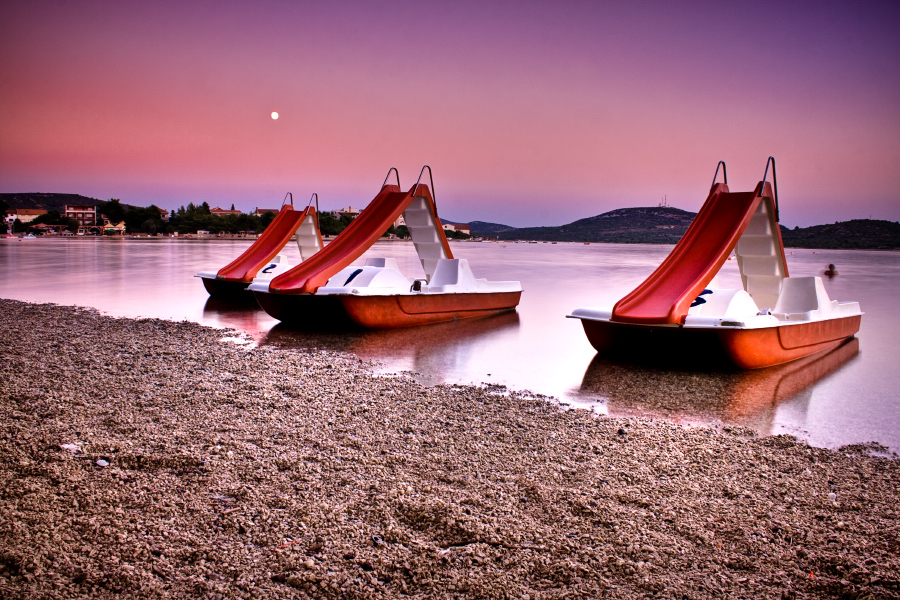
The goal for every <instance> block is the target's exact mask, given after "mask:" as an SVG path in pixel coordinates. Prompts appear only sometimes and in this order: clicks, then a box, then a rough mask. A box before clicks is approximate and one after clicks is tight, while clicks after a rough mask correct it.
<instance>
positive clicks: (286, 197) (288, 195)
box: [281, 192, 294, 206]
mask: <svg viewBox="0 0 900 600" xmlns="http://www.w3.org/2000/svg"><path fill="white" fill-rule="evenodd" d="M288 197H290V198H291V206H293V205H294V195H293V194H292V193H290V192H288V193H287V194H285V195H284V200H282V201H281V205H282V206H284V205H285V204H286V203H287V199H288Z"/></svg>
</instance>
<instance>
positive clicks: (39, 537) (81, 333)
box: [0, 300, 900, 600]
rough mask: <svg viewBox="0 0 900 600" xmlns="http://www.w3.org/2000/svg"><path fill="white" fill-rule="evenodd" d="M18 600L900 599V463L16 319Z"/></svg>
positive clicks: (325, 360)
mask: <svg viewBox="0 0 900 600" xmlns="http://www.w3.org/2000/svg"><path fill="white" fill-rule="evenodd" d="M0 314H2V318H0V327H2V331H3V334H2V343H0V412H2V420H0V424H2V430H0V436H2V443H0V479H2V483H0V498H2V502H0V596H3V597H7V598H79V597H91V598H114V597H115V598H120V597H124V598H128V597H134V598H307V597H310V598H394V597H406V596H408V597H413V598H453V597H458V598H510V599H522V598H527V599H530V600H535V599H545V598H564V597H565V598H601V597H603V598H654V597H655V598H677V599H679V600H680V599H682V598H689V599H699V598H829V597H833V598H900V577H898V573H900V557H898V556H900V552H898V551H900V543H898V541H900V519H898V516H900V514H898V498H900V496H898V488H900V461H897V460H891V459H888V458H883V457H878V456H872V455H871V452H872V450H878V448H870V447H859V446H854V447H846V448H842V449H840V450H836V451H833V450H827V449H819V448H811V447H809V446H808V445H806V444H804V443H800V442H797V441H796V440H795V439H794V438H792V437H789V436H776V437H766V438H759V437H757V436H756V435H755V434H754V433H753V432H752V431H751V430H748V429H734V428H725V429H724V430H716V429H704V428H696V429H688V428H683V427H679V426H677V425H673V424H671V423H667V422H662V421H655V422H653V421H649V420H645V419H629V420H624V419H613V418H606V417H600V416H597V415H594V414H592V413H589V412H587V411H582V410H570V411H565V410H560V409H559V407H558V406H557V405H556V404H555V403H553V402H552V401H550V400H549V399H547V398H544V397H540V396H539V397H532V396H530V395H528V394H523V393H517V392H509V391H507V390H505V389H503V388H497V387H493V386H482V387H471V386H435V387H427V388H426V387H423V386H421V385H419V384H417V383H415V382H414V381H413V380H411V379H409V378H407V377H405V376H398V377H375V376H373V375H372V374H371V372H370V368H369V366H368V365H366V364H364V363H362V361H360V360H358V359H357V358H356V357H354V356H353V355H350V354H341V353H335V352H326V351H317V350H311V351H310V350H290V349H279V348H271V347H259V348H246V347H243V346H241V345H239V344H235V343H228V342H221V339H222V338H223V337H225V335H227V333H225V332H223V331H222V330H216V329H211V328H207V327H202V326H200V325H197V324H193V323H188V322H170V321H162V320H153V319H141V320H131V319H114V318H111V317H106V316H102V315H100V314H98V313H97V312H96V311H93V310H88V309H79V308H71V307H60V306H55V305H46V304H42V305H38V304H27V303H22V302H17V301H12V300H0Z"/></svg>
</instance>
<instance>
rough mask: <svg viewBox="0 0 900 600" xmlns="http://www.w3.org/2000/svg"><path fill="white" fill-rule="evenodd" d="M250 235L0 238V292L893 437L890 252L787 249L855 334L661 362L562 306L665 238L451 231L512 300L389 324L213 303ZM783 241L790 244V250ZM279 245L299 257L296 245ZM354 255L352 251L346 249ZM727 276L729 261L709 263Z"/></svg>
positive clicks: (760, 424)
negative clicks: (313, 322)
mask: <svg viewBox="0 0 900 600" xmlns="http://www.w3.org/2000/svg"><path fill="white" fill-rule="evenodd" d="M250 243H251V242H250V241H249V240H224V241H219V240H214V241H200V240H194V241H188V240H172V239H168V240H165V239H163V240H138V239H119V240H115V239H100V240H96V239H69V240H63V239H37V240H29V241H19V240H2V241H0V296H2V297H4V298H12V299H17V300H24V301H28V302H53V303H57V304H64V305H79V306H90V307H94V308H97V309H99V310H101V311H102V312H104V313H106V314H109V315H113V316H123V317H138V316H144V317H160V318H166V319H176V320H180V319H188V320H191V321H196V322H198V323H202V324H205V325H211V326H215V327H230V328H234V329H237V330H239V331H242V332H245V333H246V334H248V335H250V336H252V337H253V338H254V339H255V340H256V341H257V343H259V344H272V345H276V346H279V347H298V348H313V347H315V348H329V349H339V350H348V351H351V352H354V353H356V354H357V355H359V356H360V357H361V358H364V359H374V360H377V361H380V362H381V363H382V367H381V370H382V371H383V372H397V371H412V372H414V373H416V374H417V378H418V379H419V380H421V381H423V382H425V383H481V382H485V383H492V384H502V385H506V386H508V387H510V388H513V389H517V390H531V391H532V392H534V393H540V394H546V395H552V396H556V397H558V398H560V400H561V401H563V402H565V403H569V404H572V405H576V406H584V407H593V408H594V410H597V411H599V412H602V413H609V414H613V415H639V416H646V417H652V418H657V417H659V418H667V419H670V420H672V421H676V422H680V423H685V424H735V425H745V426H749V427H753V428H754V429H756V430H758V431H760V432H761V433H765V434H768V433H790V434H793V435H796V436H798V437H800V438H802V439H805V440H808V441H809V442H810V443H811V444H814V445H818V446H827V447H838V446H841V445H845V444H852V443H864V442H869V441H875V442H878V443H880V444H883V445H885V446H888V447H889V448H891V449H892V450H894V451H900V368H898V360H897V356H898V352H897V350H896V340H897V339H898V337H900V319H898V316H897V310H896V306H897V299H898V298H900V253H897V252H863V251H827V250H817V251H811V250H793V251H792V253H791V254H789V255H788V268H789V269H790V272H791V274H792V275H817V274H820V273H821V272H822V271H823V270H824V268H825V266H826V265H827V264H828V263H834V264H836V265H837V267H838V270H839V272H840V275H838V276H837V277H834V278H833V279H826V280H825V287H826V288H827V290H828V293H829V295H830V296H831V298H832V299H839V300H858V301H859V302H860V304H861V306H862V309H863V311H864V313H865V315H864V316H863V320H862V328H861V330H860V332H859V334H858V336H857V338H856V339H854V340H852V341H851V342H850V343H848V344H846V345H844V346H842V347H841V348H839V349H837V350H835V351H833V352H830V353H828V354H826V355H824V356H816V357H813V358H812V359H805V360H803V361H796V362H794V363H790V364H788V365H784V366H781V367H773V368H770V369H763V370H759V371H751V372H739V373H720V372H719V373H716V372H713V373H710V372H704V371H702V370H697V371H672V370H666V369H658V368H648V367H640V366H633V365H623V364H617V363H612V362H609V361H605V360H600V359H598V358H596V357H595V353H594V350H593V348H592V347H591V345H590V344H589V343H588V341H587V338H586V337H585V336H584V333H583V331H582V328H581V324H580V322H579V321H577V320H573V319H566V318H565V316H566V315H567V314H569V313H570V312H571V311H572V310H573V309H575V308H578V307H584V306H609V305H612V304H613V303H614V302H615V301H616V300H618V299H619V298H620V297H622V296H623V295H624V294H626V293H627V292H629V291H630V290H631V289H632V288H634V286H636V285H637V284H638V283H640V282H641V281H642V280H643V279H644V278H645V277H646V276H647V275H648V274H649V273H650V272H652V271H653V269H655V268H656V266H657V265H658V264H659V263H660V262H661V261H662V260H663V258H665V256H666V255H667V254H668V252H669V251H670V250H671V246H652V245H618V244H592V245H583V244H516V243H456V244H453V246H452V247H453V251H454V253H455V255H456V256H457V257H458V258H466V259H468V260H469V263H470V265H471V266H472V268H473V270H474V271H475V274H476V276H478V277H486V278H488V279H493V280H509V279H513V280H520V281H521V282H522V285H523V288H524V290H525V291H524V293H523V294H522V302H521V304H520V305H519V308H518V311H517V312H516V313H513V314H506V315H500V316H497V317H491V318H486V319H476V320H470V321H461V322H457V323H445V324H439V325H431V326H426V327H417V328H411V329H405V330H395V331H375V332H362V333H349V334H327V333H324V334H323V333H318V334H316V333H306V332H300V331H295V330H291V329H288V328H285V327H284V326H281V325H279V324H278V322H277V321H276V320H274V319H272V318H271V317H269V316H268V315H267V314H265V313H264V312H262V311H261V310H258V309H257V308H256V307H255V305H254V304H253V303H251V302H248V303H246V304H245V305H243V306H235V305H229V304H222V303H220V302H216V301H214V300H212V299H210V298H209V296H208V295H207V294H206V292H205V290H204V288H203V285H202V283H201V282H200V280H199V279H196V278H194V277H193V275H194V274H195V273H197V272H198V271H202V270H212V271H215V270H218V269H219V268H220V267H221V266H223V265H225V264H226V263H227V262H229V261H231V260H232V259H233V258H235V257H236V256H237V255H239V254H240V253H241V252H242V251H243V250H244V249H245V248H246V247H248V246H249V245H250ZM789 252H791V251H790V250H789ZM286 254H287V255H288V257H289V259H290V260H291V261H292V263H296V262H297V261H298V260H299V256H298V253H297V250H296V247H290V248H289V249H288V250H287V252H286ZM366 256H387V257H394V258H397V260H398V262H399V264H400V267H401V269H402V270H404V272H405V274H407V275H421V274H422V270H421V267H420V265H419V262H418V259H417V258H416V255H415V250H414V248H413V246H412V244H410V243H398V242H392V243H391V242H387V243H378V244H376V245H375V246H374V247H373V248H372V249H371V250H370V251H369V252H368V253H367V254H366ZM360 262H361V261H360ZM720 279H721V280H722V282H723V283H724V284H730V285H733V286H735V287H737V286H739V285H740V278H739V275H738V273H737V266H736V264H735V261H729V262H728V263H726V266H725V268H724V270H723V273H722V274H721V275H720Z"/></svg>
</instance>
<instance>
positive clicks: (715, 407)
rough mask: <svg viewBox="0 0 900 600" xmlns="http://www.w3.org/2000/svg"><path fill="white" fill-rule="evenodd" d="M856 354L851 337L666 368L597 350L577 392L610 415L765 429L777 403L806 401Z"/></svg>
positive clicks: (855, 340) (857, 352)
mask: <svg viewBox="0 0 900 600" xmlns="http://www.w3.org/2000/svg"><path fill="white" fill-rule="evenodd" d="M857 354H859V340H858V339H857V338H855V337H853V338H850V339H849V340H847V341H846V342H844V343H842V344H841V345H839V346H837V347H835V348H832V349H830V350H826V351H824V352H820V353H817V354H813V355H810V356H807V357H805V358H801V359H798V360H795V361H792V362H789V363H785V364H782V365H778V366H774V367H768V368H765V369H755V370H750V371H743V370H742V371H722V370H696V369H664V368H661V367H659V366H657V363H654V362H652V361H651V362H649V363H640V362H631V363H622V362H613V361H611V360H607V359H605V358H603V357H602V356H600V355H597V356H595V357H594V360H593V361H591V363H590V365H589V366H588V368H587V370H586V371H585V374H584V378H583V380H582V383H581V392H583V393H586V394H589V395H599V396H602V397H604V398H606V399H608V401H607V406H608V409H609V414H611V415H618V416H646V417H660V418H665V419H667V420H670V421H674V422H680V423H705V424H709V423H713V422H723V423H727V424H732V425H741V426H745V427H751V428H753V429H756V430H757V431H760V432H764V433H768V432H769V431H771V427H772V424H773V422H774V418H775V412H776V409H777V408H778V406H779V405H780V404H782V403H784V402H787V401H793V402H797V401H801V402H802V401H804V400H805V401H808V399H809V397H808V396H809V395H811V391H812V390H811V388H812V386H813V385H815V384H816V383H818V382H819V381H821V380H822V379H824V378H826V377H828V376H829V375H831V374H832V373H835V372H836V371H838V370H839V369H841V368H843V367H844V366H845V365H846V364H847V363H848V362H850V361H851V360H853V359H854V358H855V357H856V356H857ZM806 392H809V393H806ZM804 396H807V397H806V398H805V399H804ZM804 410H805V408H804Z"/></svg>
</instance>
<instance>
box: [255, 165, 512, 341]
mask: <svg viewBox="0 0 900 600" xmlns="http://www.w3.org/2000/svg"><path fill="white" fill-rule="evenodd" d="M426 168H427V169H428V174H429V178H431V167H429V166H428V165H425V166H424V167H422V171H421V172H420V173H419V181H416V185H414V186H413V187H411V188H410V189H409V191H407V192H403V191H401V189H400V176H399V174H398V173H397V169H396V168H393V167H392V168H391V169H390V170H389V171H388V175H387V177H385V180H384V183H383V184H382V186H381V190H380V191H379V193H378V195H376V196H375V198H374V199H373V200H372V202H370V203H369V205H368V206H367V207H366V208H365V209H364V210H363V211H362V212H361V213H360V214H359V216H358V217H356V218H355V219H354V220H353V221H352V222H351V223H350V224H349V225H348V226H347V228H346V229H344V230H343V231H342V232H341V233H340V234H339V235H338V236H337V237H336V238H335V239H334V240H333V241H332V242H331V243H330V244H328V246H326V247H325V248H324V249H323V250H322V251H321V252H319V253H317V254H316V255H314V256H313V257H312V258H310V259H309V260H306V261H304V262H302V263H301V264H299V265H297V266H296V267H294V268H292V269H291V270H290V271H288V272H286V273H283V274H281V275H279V276H277V277H275V278H274V279H272V280H270V281H254V282H253V283H252V284H251V285H250V286H249V289H250V290H251V291H252V292H253V293H254V294H255V296H256V300H257V301H258V302H259V305H260V306H262V307H263V309H264V310H265V311H266V312H267V313H269V314H270V315H271V316H273V317H275V318H276V319H278V320H280V321H283V322H285V323H289V324H292V325H295V326H301V327H315V328H322V327H326V328H332V327H334V328H338V327H346V326H347V325H350V326H356V327H365V328H372V329H389V328H394V327H408V326H411V325H424V324H428V323H439V322H442V321H453V320H456V319H464V318H469V317H478V316H484V315H489V314H493V313H498V312H504V311H510V310H515V307H516V306H517V305H518V304H519V298H520V296H521V294H522V286H521V284H520V283H519V282H518V281H499V282H497V281H487V280H485V279H476V278H475V275H474V274H473V273H472V269H471V268H470V267H469V263H468V261H467V260H465V259H456V258H453V253H452V252H451V251H450V245H449V244H448V243H447V237H446V236H445V235H444V229H443V227H441V222H440V219H438V216H437V208H436V205H435V202H434V197H433V196H432V192H431V190H432V189H434V181H433V179H432V181H431V187H430V188H429V186H428V185H426V184H424V183H420V181H421V179H422V175H423V174H424V173H425V169H426ZM391 172H393V173H395V174H396V175H397V185H388V183H387V182H388V179H389V178H390V175H391ZM401 215H402V216H403V219H404V221H405V223H406V226H407V228H408V229H409V232H410V235H411V237H412V241H413V243H414V244H415V248H416V253H417V254H418V256H419V261H420V262H421V264H422V268H423V270H424V272H425V277H424V278H415V277H407V276H405V275H403V274H402V273H401V272H400V269H399V266H398V264H397V261H396V259H393V258H369V259H367V260H366V261H365V264H363V265H354V264H352V263H353V261H355V260H356V259H358V258H359V257H360V256H362V254H363V253H364V252H365V251H366V250H368V249H369V248H370V247H371V246H372V244H374V243H375V242H376V241H377V240H378V239H379V238H380V237H381V236H382V235H383V234H384V233H385V231H387V229H388V228H389V227H390V226H391V224H393V223H394V222H395V221H396V220H397V218H398V217H400V216H401Z"/></svg>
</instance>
